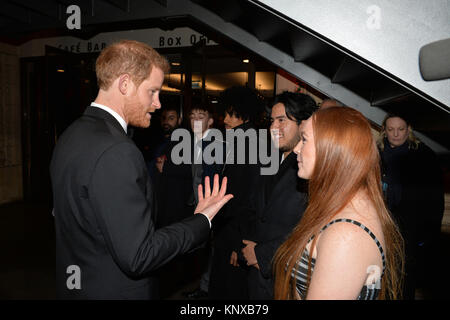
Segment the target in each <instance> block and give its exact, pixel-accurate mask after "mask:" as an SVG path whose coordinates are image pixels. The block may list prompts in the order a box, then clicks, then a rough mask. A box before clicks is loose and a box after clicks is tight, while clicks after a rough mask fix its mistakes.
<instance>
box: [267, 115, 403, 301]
mask: <svg viewBox="0 0 450 320" xmlns="http://www.w3.org/2000/svg"><path fill="white" fill-rule="evenodd" d="M300 134H301V140H300V142H299V144H298V145H297V146H296V147H295V149H294V152H295V153H296V154H297V160H298V167H299V170H298V175H299V177H301V178H304V179H308V180H309V197H310V199H309V205H308V208H307V209H306V211H305V213H304V215H303V218H302V219H301V220H300V222H299V224H298V225H297V226H296V227H295V229H294V230H293V232H292V233H291V235H290V236H289V238H288V239H287V240H286V242H284V243H283V244H282V245H281V247H280V248H279V249H278V251H277V253H276V255H275V258H274V264H275V292H274V293H275V298H276V299H336V300H337V299H377V298H391V299H396V298H398V295H399V291H400V289H399V288H400V284H401V281H400V280H401V270H402V266H403V241H402V238H401V235H400V233H399V231H398V229H397V226H396V224H395V223H394V221H393V220H392V219H391V216H390V214H389V212H388V210H387V209H386V206H385V203H384V200H383V195H382V190H381V177H380V168H379V155H378V151H377V147H376V144H375V142H374V140H373V138H372V134H371V130H370V125H369V123H368V121H367V120H366V119H365V117H364V116H363V115H362V114H361V113H360V112H358V111H356V110H354V109H351V108H348V107H331V108H326V109H321V110H319V111H317V112H316V113H315V114H314V115H313V116H312V117H311V118H309V119H308V120H307V121H304V122H303V123H302V125H301V127H300Z"/></svg>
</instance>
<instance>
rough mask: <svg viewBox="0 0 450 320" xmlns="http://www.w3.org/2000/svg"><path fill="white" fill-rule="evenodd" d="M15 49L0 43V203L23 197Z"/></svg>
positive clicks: (16, 53)
mask: <svg viewBox="0 0 450 320" xmlns="http://www.w3.org/2000/svg"><path fill="white" fill-rule="evenodd" d="M19 74H20V64H19V50H18V48H17V47H15V46H11V45H7V44H3V43H0V204H3V203H8V202H13V201H17V200H21V199H22V198H23V191H22V190H23V181H22V147H21V146H22V143H21V112H20V76H19Z"/></svg>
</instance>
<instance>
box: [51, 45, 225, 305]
mask: <svg viewBox="0 0 450 320" xmlns="http://www.w3.org/2000/svg"><path fill="white" fill-rule="evenodd" d="M168 68H169V67H168V63H167V61H166V59H165V58H163V57H162V56H160V55H159V54H158V53H157V52H156V51H155V50H153V49H152V48H151V47H149V46H148V45H146V44H144V43H140V42H137V41H128V40H125V41H121V42H118V43H115V44H112V45H111V46H109V47H107V48H105V49H104V50H103V51H102V52H101V54H100V55H99V57H98V59H97V62H96V73H97V81H98V86H99V88H100V90H99V93H98V96H97V98H96V99H95V101H94V103H92V104H91V106H90V107H88V108H87V109H86V111H85V113H84V114H83V115H82V116H81V117H80V118H79V119H78V120H76V121H75V122H74V123H73V124H72V125H71V126H70V127H69V128H68V129H67V130H66V131H65V132H64V133H63V134H62V136H61V137H60V138H59V140H58V143H57V145H56V147H55V150H54V153H53V157H52V161H51V164H50V173H51V179H52V188H53V200H54V215H55V228H56V288H57V295H58V297H59V298H63V299H150V298H158V296H157V292H158V290H157V287H156V284H155V283H156V282H155V279H154V278H153V277H152V276H151V271H153V270H155V269H156V268H158V267H160V266H161V265H163V264H165V263H167V262H168V261H170V260H171V259H173V258H174V257H175V256H176V255H177V254H180V253H185V252H188V251H190V250H191V249H193V248H194V247H197V246H199V245H200V244H202V242H204V241H205V240H206V239H207V238H208V235H209V231H210V227H211V221H210V220H211V219H212V218H213V217H214V216H215V214H216V213H217V212H218V210H219V209H220V208H221V207H222V206H223V205H224V204H225V203H226V202H227V201H228V200H229V199H230V198H231V197H232V196H231V195H228V196H225V190H226V179H223V182H222V188H221V189H220V190H219V180H218V177H216V178H215V180H214V188H213V191H212V192H211V189H210V186H209V178H208V179H207V180H205V183H206V184H207V187H206V188H205V194H204V196H203V192H202V190H201V188H199V203H198V206H197V208H196V209H195V213H196V214H194V215H192V216H191V217H189V218H187V219H185V220H183V221H182V222H179V223H176V224H173V225H170V226H167V227H165V228H161V229H158V230H155V227H154V223H153V218H154V217H153V216H154V212H153V206H154V204H153V190H152V184H151V182H150V179H149V175H148V172H147V169H146V166H145V162H144V159H143V156H142V154H141V153H140V151H139V149H138V148H137V147H136V145H135V144H134V142H133V141H132V140H131V139H130V138H129V137H128V136H127V135H126V132H127V125H133V126H136V127H143V128H146V127H148V126H149V125H150V119H151V113H152V112H154V111H155V110H156V109H159V108H161V103H160V101H159V93H160V90H161V86H162V84H163V80H164V73H165V72H167V71H168Z"/></svg>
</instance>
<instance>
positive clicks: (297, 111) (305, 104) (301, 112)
mask: <svg viewBox="0 0 450 320" xmlns="http://www.w3.org/2000/svg"><path fill="white" fill-rule="evenodd" d="M277 103H282V104H283V105H284V109H285V111H286V116H287V117H288V118H289V119H291V120H293V121H295V122H297V124H300V123H301V122H302V121H303V120H306V119H308V118H309V117H311V116H312V114H313V113H314V112H315V111H316V110H317V109H318V108H317V105H316V102H315V101H314V99H313V98H311V96H309V95H307V94H304V93H297V92H289V91H284V92H282V93H280V94H278V95H277V96H275V98H274V100H273V103H272V104H271V105H269V106H268V109H267V113H268V114H269V115H270V113H271V112H272V108H273V106H274V105H276V104H277Z"/></svg>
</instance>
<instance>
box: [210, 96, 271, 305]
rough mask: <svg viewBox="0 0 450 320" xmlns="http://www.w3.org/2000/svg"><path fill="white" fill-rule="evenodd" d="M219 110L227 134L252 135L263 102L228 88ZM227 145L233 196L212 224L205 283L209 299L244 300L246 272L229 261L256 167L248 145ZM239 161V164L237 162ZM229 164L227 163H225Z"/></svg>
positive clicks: (239, 236) (226, 171)
mask: <svg viewBox="0 0 450 320" xmlns="http://www.w3.org/2000/svg"><path fill="white" fill-rule="evenodd" d="M219 101H220V107H221V108H222V109H223V110H222V111H223V113H224V114H225V119H224V124H225V128H226V129H227V130H234V132H237V131H238V130H241V132H242V135H245V134H246V133H249V132H251V131H252V130H253V131H254V132H255V135H256V131H255V125H254V121H255V120H256V119H257V118H258V116H259V113H260V112H261V111H263V101H262V100H261V99H260V98H259V97H258V96H257V94H256V92H255V91H254V90H251V89H250V88H248V87H231V88H228V89H226V90H225V91H224V92H222V94H221V96H220V99H219ZM230 142H231V141H227V152H228V151H230V150H228V148H229V149H231V148H233V152H232V153H233V156H230V157H228V156H227V159H228V160H227V163H226V164H225V167H224V171H223V175H224V176H225V177H227V178H228V180H229V182H230V183H229V184H228V190H229V191H230V193H232V194H233V195H234V199H233V200H232V201H230V202H229V203H228V204H227V205H226V206H225V207H224V208H223V210H222V212H221V213H220V215H219V216H218V217H217V219H215V220H214V223H213V233H212V238H213V240H212V241H213V252H214V254H213V261H212V267H211V276H210V281H209V298H210V299H239V300H246V299H248V292H247V285H246V278H247V271H246V270H244V269H242V268H235V267H234V266H233V265H232V260H233V259H235V258H236V257H237V256H235V255H233V256H232V252H233V250H234V249H235V248H236V247H238V246H239V243H241V239H242V230H243V226H244V224H245V222H246V221H247V217H246V214H247V206H248V204H249V200H250V195H251V193H252V188H254V187H255V184H256V181H257V179H258V175H259V172H260V166H259V164H258V163H251V162H250V161H249V160H250V158H251V156H252V155H250V149H251V148H250V141H249V140H248V139H247V140H246V141H245V146H244V148H243V149H245V150H238V147H237V146H238V144H237V143H236V144H234V145H233V144H232V143H230ZM238 157H242V158H243V161H240V162H239V161H238V160H237V158H238ZM230 159H231V160H232V163H230V161H229V160H230Z"/></svg>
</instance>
